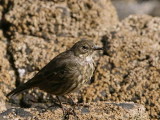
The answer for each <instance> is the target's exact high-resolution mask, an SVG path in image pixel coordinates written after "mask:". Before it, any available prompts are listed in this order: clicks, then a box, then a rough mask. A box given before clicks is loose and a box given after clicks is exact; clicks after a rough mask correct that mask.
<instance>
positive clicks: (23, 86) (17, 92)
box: [6, 80, 37, 97]
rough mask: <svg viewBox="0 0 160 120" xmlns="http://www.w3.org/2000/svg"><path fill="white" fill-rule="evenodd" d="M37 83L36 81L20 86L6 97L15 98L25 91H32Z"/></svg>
mask: <svg viewBox="0 0 160 120" xmlns="http://www.w3.org/2000/svg"><path fill="white" fill-rule="evenodd" d="M36 83H37V81H34V80H29V81H28V82H26V83H24V84H22V85H20V86H18V87H17V88H16V89H14V90H12V91H11V92H10V93H8V94H7V95H6V96H7V97H9V96H11V97H12V96H14V95H16V94H19V93H21V92H23V91H24V90H27V89H30V88H33V87H34V86H35V85H36Z"/></svg>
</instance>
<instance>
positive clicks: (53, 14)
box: [5, 0, 118, 39]
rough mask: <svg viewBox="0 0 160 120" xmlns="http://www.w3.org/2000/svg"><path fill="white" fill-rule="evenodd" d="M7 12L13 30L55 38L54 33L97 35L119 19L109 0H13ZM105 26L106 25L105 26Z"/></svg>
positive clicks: (76, 35) (55, 34)
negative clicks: (11, 6)
mask: <svg viewBox="0 0 160 120" xmlns="http://www.w3.org/2000/svg"><path fill="white" fill-rule="evenodd" d="M13 4H14V6H13V8H12V10H10V11H9V12H8V13H7V14H6V15H5V17H6V21H7V22H9V23H11V24H12V25H11V26H10V31H9V32H11V33H12V34H13V33H14V32H18V33H21V34H27V35H32V36H38V37H43V38H46V39H52V38H54V37H55V36H72V37H79V36H82V35H83V36H84V35H87V36H94V37H95V36H96V37H98V36H99V35H102V34H103V33H104V31H105V30H106V29H107V28H110V27H111V26H112V25H113V24H116V23H117V22H118V20H117V15H116V11H115V9H114V7H113V5H112V4H111V2H110V0H83V1H80V0H60V1H58V0H57V1H54V0H53V1H44V0H34V1H33V0H14V1H13ZM104 26H107V27H106V28H105V29H104Z"/></svg>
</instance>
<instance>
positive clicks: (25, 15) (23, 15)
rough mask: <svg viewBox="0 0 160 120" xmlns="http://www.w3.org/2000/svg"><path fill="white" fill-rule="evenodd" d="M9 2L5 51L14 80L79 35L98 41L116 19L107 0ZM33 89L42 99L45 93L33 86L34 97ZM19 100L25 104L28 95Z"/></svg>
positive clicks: (21, 79) (22, 77) (35, 68)
mask: <svg viewBox="0 0 160 120" xmlns="http://www.w3.org/2000/svg"><path fill="white" fill-rule="evenodd" d="M11 2H12V3H13V7H11V8H12V9H11V10H9V12H7V13H6V14H5V20H6V23H8V24H9V25H10V26H9V30H8V31H6V34H7V35H8V36H9V37H10V39H11V41H10V43H9V51H10V53H11V54H12V56H13V59H14V65H15V68H16V72H17V73H18V76H19V79H17V83H23V82H26V81H27V80H28V79H30V78H32V77H33V75H34V74H35V73H36V72H37V71H38V70H40V69H41V68H42V67H43V66H45V65H46V64H47V63H48V62H49V61H50V60H51V59H52V58H53V57H55V56H56V55H57V54H59V53H60V52H63V51H65V50H66V49H67V48H69V47H70V46H71V45H73V43H75V42H76V41H78V40H80V39H92V40H94V42H95V43H97V44H99V45H100V44H101V42H100V39H101V36H102V35H103V34H104V33H105V31H106V30H107V29H110V28H112V26H113V25H114V24H116V23H118V19H117V15H116V11H115V9H114V7H113V6H112V4H111V2H110V1H108V0H90V1H88V0H85V1H79V0H77V1H75V0H67V1H42V0H36V1H31V0H27V1H26V0H22V1H20V0H14V1H11ZM104 26H106V27H104ZM95 59H98V57H96V58H95ZM35 92H36V94H37V93H38V94H40V96H43V97H41V99H46V95H47V94H46V93H44V94H41V93H42V92H40V91H39V90H38V91H37V90H35V91H34V92H32V93H33V94H34V95H33V96H35V97H36V98H37V97H38V96H36V94H35ZM29 93H30V92H29ZM25 95H26V94H25ZM27 96H29V95H27ZM47 96H48V95H47ZM31 99H32V97H31ZM23 100H25V101H23V102H24V103H26V104H27V106H28V103H27V101H28V98H26V97H25V98H24V99H23ZM13 101H17V100H13ZM16 103H20V102H16ZM29 106H30V105H29Z"/></svg>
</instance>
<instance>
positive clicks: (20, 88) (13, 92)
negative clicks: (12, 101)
mask: <svg viewBox="0 0 160 120" xmlns="http://www.w3.org/2000/svg"><path fill="white" fill-rule="evenodd" d="M26 89H28V88H27V87H26V86H25V85H20V86H19V87H17V88H16V89H14V90H12V91H11V92H10V93H8V94H7V97H9V96H10V97H12V96H14V95H16V94H19V93H21V92H22V91H24V90H26Z"/></svg>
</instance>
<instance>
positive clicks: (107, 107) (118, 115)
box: [0, 102, 148, 120]
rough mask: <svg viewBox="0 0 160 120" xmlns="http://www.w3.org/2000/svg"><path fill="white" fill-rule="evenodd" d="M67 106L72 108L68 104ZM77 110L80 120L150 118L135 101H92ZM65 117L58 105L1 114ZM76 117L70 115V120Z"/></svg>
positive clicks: (29, 118)
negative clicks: (44, 108) (43, 108)
mask: <svg viewBox="0 0 160 120" xmlns="http://www.w3.org/2000/svg"><path fill="white" fill-rule="evenodd" d="M65 107H67V108H68V109H70V108H71V107H70V106H68V105H66V106H65ZM75 112H76V115H77V116H78V119H80V120H83V119H84V120H113V119H114V120H122V119H123V120H148V114H146V112H145V108H144V107H143V106H142V105H138V104H135V103H106V102H97V103H90V104H84V105H83V106H77V107H76V108H75ZM63 117H64V116H63V113H62V110H61V109H60V108H59V107H57V106H55V107H54V108H53V107H52V108H50V109H47V110H42V109H36V108H30V109H22V108H10V109H8V110H7V111H5V112H3V113H1V114H0V118H1V120H8V119H9V120H15V119H20V120H53V119H54V120H61V119H63ZM76 118H77V117H76V116H74V115H69V120H76Z"/></svg>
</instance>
